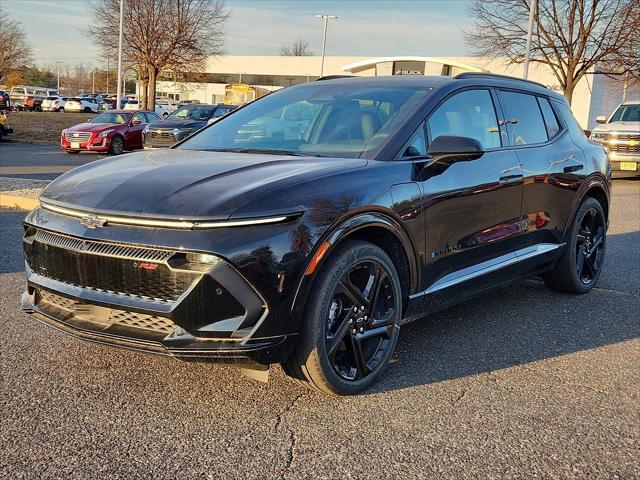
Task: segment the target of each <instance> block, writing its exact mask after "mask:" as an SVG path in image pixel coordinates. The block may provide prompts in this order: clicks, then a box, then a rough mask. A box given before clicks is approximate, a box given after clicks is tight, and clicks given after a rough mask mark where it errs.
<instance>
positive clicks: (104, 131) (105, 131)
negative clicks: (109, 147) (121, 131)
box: [98, 128, 113, 138]
mask: <svg viewBox="0 0 640 480" xmlns="http://www.w3.org/2000/svg"><path fill="white" fill-rule="evenodd" d="M111 132H113V128H112V129H111V130H103V131H102V132H100V133H99V134H98V137H100V138H104V137H106V136H107V135H109V134H110V133H111Z"/></svg>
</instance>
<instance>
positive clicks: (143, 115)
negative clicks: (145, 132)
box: [132, 112, 149, 123]
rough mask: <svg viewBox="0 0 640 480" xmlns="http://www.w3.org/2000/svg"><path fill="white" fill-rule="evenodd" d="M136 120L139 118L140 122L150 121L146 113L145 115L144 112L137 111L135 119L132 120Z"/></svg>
mask: <svg viewBox="0 0 640 480" xmlns="http://www.w3.org/2000/svg"><path fill="white" fill-rule="evenodd" d="M135 120H139V121H140V123H149V122H147V117H146V115H145V114H144V113H143V112H140V113H136V114H135V115H134V116H133V120H132V122H133V121H135Z"/></svg>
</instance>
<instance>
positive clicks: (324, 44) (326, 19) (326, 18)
mask: <svg viewBox="0 0 640 480" xmlns="http://www.w3.org/2000/svg"><path fill="white" fill-rule="evenodd" d="M316 18H323V19H324V33H323V35H322V63H320V76H321V77H322V75H323V74H324V54H325V51H326V48H327V27H328V25H329V20H333V19H336V18H338V17H336V16H335V15H326V14H324V13H323V14H318V15H316Z"/></svg>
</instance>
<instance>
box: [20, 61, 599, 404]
mask: <svg viewBox="0 0 640 480" xmlns="http://www.w3.org/2000/svg"><path fill="white" fill-rule="evenodd" d="M294 105H299V106H301V107H304V108H305V109H307V108H310V109H312V110H313V116H312V119H311V121H310V122H309V123H308V125H307V127H306V131H305V132H304V135H302V136H299V137H296V138H291V139H284V138H283V137H282V136H281V135H274V136H273V137H255V138H246V137H242V138H238V132H240V131H241V130H243V129H244V128H245V126H246V125H249V124H251V123H253V122H255V121H256V119H258V118H264V117H277V116H278V115H279V112H282V111H283V110H285V109H289V108H291V107H292V106H294ZM505 119H507V120H505ZM610 189H611V180H610V164H609V161H608V159H607V152H606V149H605V148H603V147H602V146H600V145H596V144H594V143H592V142H590V141H589V140H588V139H587V138H586V136H585V135H584V132H583V131H582V129H581V128H580V126H579V125H578V123H577V122H576V121H575V119H574V118H573V116H572V114H571V110H570V107H569V104H568V102H567V100H566V99H565V98H564V97H563V96H561V95H559V94H557V93H555V92H553V91H551V90H549V89H547V88H546V87H544V86H542V85H540V84H537V83H534V82H529V81H525V80H520V79H515V78H509V77H501V76H497V75H490V74H472V73H463V74H459V75H457V76H456V77H453V78H452V77H434V76H397V77H368V78H367V77H361V78H357V77H353V78H343V79H334V80H323V81H319V82H313V83H308V84H302V85H296V86H292V87H288V88H285V89H282V90H279V91H276V92H274V93H272V94H270V95H268V96H265V97H262V98H260V99H258V100H256V101H255V102H253V103H251V104H248V105H246V106H244V107H243V108H241V109H238V110H236V111H235V112H233V113H232V114H231V115H229V116H228V117H226V118H225V119H224V120H222V121H219V122H216V123H214V124H212V125H209V126H207V127H206V128H203V129H202V130H200V131H199V132H197V133H195V134H194V135H192V136H190V137H189V138H187V139H186V140H184V141H183V142H182V143H180V144H179V145H177V146H175V147H173V148H171V149H168V150H161V151H157V150H156V151H144V152H136V153H132V154H130V155H127V156H126V157H120V158H113V159H109V160H102V161H100V162H94V163H90V164H87V165H83V166H81V167H79V168H78V169H76V170H73V171H71V172H68V173H66V174H65V175H62V176H60V177H58V178H57V179H56V180H54V181H53V182H52V183H51V184H49V186H48V187H47V188H46V189H45V190H44V191H43V192H42V194H41V196H40V207H39V208H38V209H36V210H35V211H33V212H32V213H30V214H29V215H28V216H27V218H26V220H25V227H26V228H25V236H24V253H25V256H26V272H27V289H26V291H25V293H24V295H23V297H22V306H23V308H24V309H25V311H27V312H28V313H31V314H33V315H34V316H35V317H36V318H38V319H40V320H41V321H43V322H45V323H47V324H48V325H51V326H54V327H56V328H58V329H60V330H62V331H64V332H66V333H69V334H72V335H75V336H77V337H80V338H85V339H89V340H94V341H98V342H101V343H107V344H112V345H115V346H120V347H128V348H134V349H136V350H139V351H149V352H154V353H162V354H170V355H174V356H177V357H181V358H185V359H189V360H196V359H208V360H214V361H215V360H217V361H224V362H235V363H236V364H243V363H244V368H252V369H254V376H261V377H262V378H265V377H266V374H267V368H268V365H270V364H272V363H278V362H280V363H282V364H283V366H284V369H285V371H286V372H287V373H288V374H289V375H291V376H293V377H295V378H297V379H298V380H300V382H301V383H302V384H303V385H305V386H307V387H309V388H312V389H315V390H320V391H322V392H327V393H332V394H354V393H358V392H361V391H363V390H364V389H366V388H367V387H369V386H370V385H372V383H373V382H374V381H375V380H376V379H377V378H378V377H379V376H380V374H381V373H382V371H383V369H384V366H385V364H386V363H387V362H388V360H389V358H390V357H391V355H392V353H393V350H394V347H395V344H396V341H397V339H398V334H399V331H400V328H401V327H402V326H403V325H404V324H406V323H407V322H409V321H412V320H416V319H419V318H423V317H424V316H425V315H427V314H429V313H431V312H434V311H436V310H440V309H442V308H445V307H447V306H449V305H452V304H454V303H457V302H460V301H463V300H465V299H468V298H470V297H473V296H477V295H480V294H483V293H486V292H488V291H490V290H491V289H492V288H496V287H502V288H505V287H506V285H508V284H509V283H510V282H512V281H515V280H519V279H522V278H526V277H529V276H531V275H542V278H543V279H544V281H545V283H546V284H547V285H548V286H549V287H550V288H552V289H555V290H559V291H563V292H568V293H573V294H583V293H586V292H588V291H589V290H591V289H592V288H593V286H594V285H595V284H596V282H597V281H598V278H599V276H600V274H601V272H602V268H603V261H604V255H605V249H606V240H607V238H606V231H607V225H608V212H609V194H610ZM566 301H567V305H569V303H571V301H570V300H566ZM543 303H544V302H543V300H541V305H542V304H543ZM502 308H503V309H511V310H513V312H514V313H515V314H520V310H521V309H522V305H518V304H517V303H515V304H508V303H505V304H504V305H502ZM541 308H543V307H541ZM494 340H495V339H494ZM428 354H429V352H428V350H425V351H422V350H420V351H417V352H416V355H428Z"/></svg>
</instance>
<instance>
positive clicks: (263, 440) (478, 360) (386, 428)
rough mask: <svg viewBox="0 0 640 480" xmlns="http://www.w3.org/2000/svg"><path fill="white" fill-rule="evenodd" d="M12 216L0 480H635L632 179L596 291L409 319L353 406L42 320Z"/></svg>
mask: <svg viewBox="0 0 640 480" xmlns="http://www.w3.org/2000/svg"><path fill="white" fill-rule="evenodd" d="M4 147H5V146H4V145H3V147H1V148H4ZM3 152H4V151H3ZM52 157H53V155H52ZM57 160H58V159H57V158H56V162H57ZM81 160H84V158H82V159H81ZM74 161H75V160H74ZM2 165H3V167H4V166H5V163H4V158H3V162H2ZM52 175H53V174H52ZM22 216H23V213H20V212H13V211H7V210H4V211H0V231H1V233H2V235H1V241H0V259H1V261H2V264H1V266H0V271H1V272H2V273H0V312H1V314H0V318H1V319H2V323H1V324H0V352H1V357H0V365H1V370H0V377H1V390H0V407H1V408H0V410H1V412H2V413H1V415H2V428H0V478H6V479H22V478H28V479H31V478H38V479H40V478H51V479H67V478H68V479H80V478H82V479H105V478H108V479H115V478H122V479H165V478H166V479H196V478H198V479H200V478H202V479H208V478H225V479H226V478H238V479H246V478H260V479H264V478H296V479H307V478H390V479H391V478H393V479H398V478H436V479H440V478H534V477H535V478H559V479H560V478H585V479H586V478H588V479H595V478H598V479H600V478H611V479H614V478H620V479H631V478H640V462H639V460H638V452H639V451H640V410H639V408H638V405H640V398H639V397H640V369H639V368H638V364H639V360H640V340H639V336H640V323H639V320H638V313H639V312H640V249H639V248H638V246H639V245H640V181H616V182H615V186H614V196H613V204H612V214H611V225H610V229H609V238H608V245H607V253H606V264H605V269H604V272H603V276H602V277H601V279H600V282H599V285H598V287H597V288H595V289H594V290H593V291H592V292H591V293H590V294H588V295H584V296H570V295H563V294H558V293H554V292H551V291H549V290H547V289H546V288H545V287H544V285H543V284H542V283H541V282H539V281H537V280H535V279H534V280H528V281H525V282H520V283H517V284H515V285H513V286H511V287H509V288H506V289H503V290H501V291H499V292H497V293H495V294H491V295H487V296H486V297H484V298H481V299H478V300H475V301H471V302H467V303H464V304H462V305H459V306H457V307H454V308H450V309H448V310H446V311H444V312H441V313H439V314H437V315H434V316H432V317H430V318H428V319H425V320H423V321H421V322H416V323H413V324H411V325H408V326H407V327H405V328H403V331H402V332H401V336H400V340H399V342H398V347H397V350H396V353H395V355H394V357H393V360H392V363H391V364H390V366H389V368H388V369H387V371H386V374H385V376H384V378H383V379H382V381H381V382H380V383H379V384H378V385H377V386H376V387H375V388H374V390H372V391H370V392H368V393H367V394H366V395H362V396H359V397H352V398H328V397H325V396H321V395H319V394H316V393H312V392H308V391H306V390H303V389H301V388H300V387H298V386H297V385H296V384H294V383H292V382H290V381H289V380H288V379H287V377H286V376H285V375H284V374H283V373H282V371H281V370H280V368H274V369H272V375H271V381H270V383H268V384H261V383H257V382H254V381H252V380H249V379H247V378H245V377H242V376H240V375H239V374H237V373H236V371H235V370H233V369H232V368H229V367H224V366H219V365H212V364H206V363H198V364H189V363H182V362H179V361H176V360H173V359H170V358H163V357H154V356H146V355H142V354H137V353H133V352H129V351H123V350H118V349H113V348H109V347H104V346H98V345H94V344H89V343H84V342H81V341H79V340H75V339H72V338H69V337H67V336H64V335H63V334H60V333H58V332H56V331H53V330H51V329H49V328H46V327H45V326H43V325H41V324H39V323H37V322H36V321H35V320H32V319H31V318H29V317H27V316H26V315H24V314H22V312H21V311H20V308H19V306H18V302H19V296H20V293H21V291H22V288H23V284H24V281H23V272H22V271H23V263H22V258H21V253H20V235H21V227H20V220H21V218H22Z"/></svg>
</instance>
